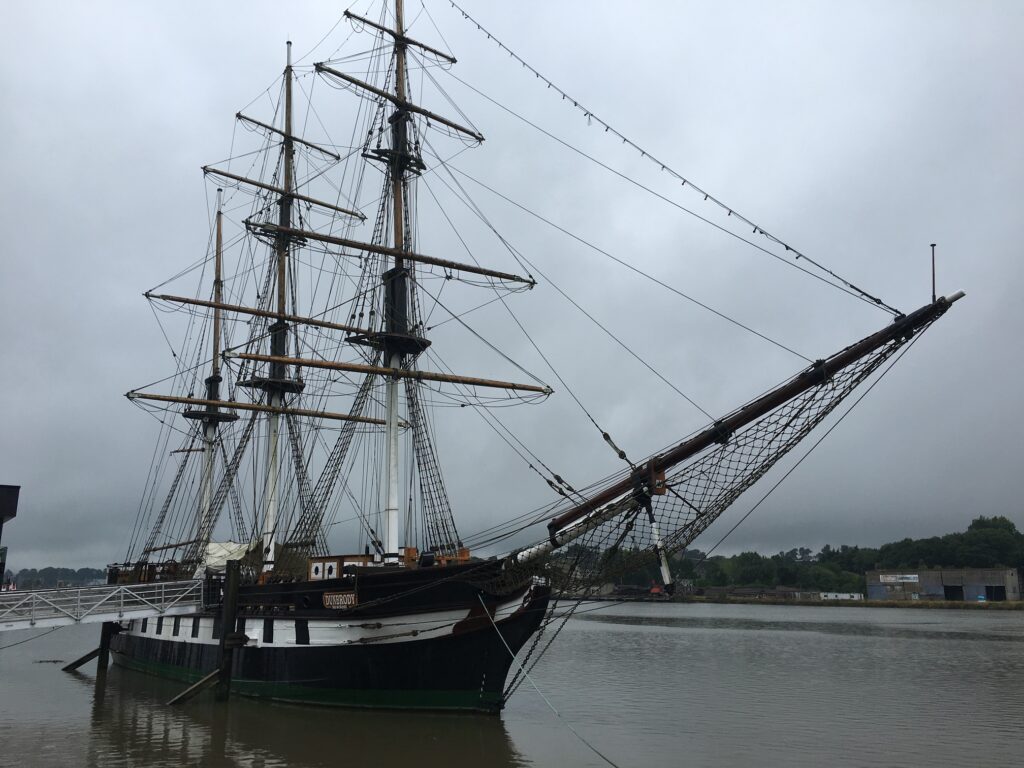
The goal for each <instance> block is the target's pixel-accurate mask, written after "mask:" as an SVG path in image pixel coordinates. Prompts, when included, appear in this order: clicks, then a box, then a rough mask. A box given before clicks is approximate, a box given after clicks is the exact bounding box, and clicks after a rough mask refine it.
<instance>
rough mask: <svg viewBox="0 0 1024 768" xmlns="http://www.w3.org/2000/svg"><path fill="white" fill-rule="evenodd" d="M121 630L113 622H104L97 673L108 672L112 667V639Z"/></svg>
mask: <svg viewBox="0 0 1024 768" xmlns="http://www.w3.org/2000/svg"><path fill="white" fill-rule="evenodd" d="M120 630H121V627H120V625H118V624H116V623H115V622H112V621H104V622H103V626H102V628H101V629H100V647H99V653H98V654H97V656H96V669H97V671H99V670H103V671H106V669H107V667H108V666H109V665H110V638H112V637H113V636H114V635H115V634H117V633H118V632H119V631H120Z"/></svg>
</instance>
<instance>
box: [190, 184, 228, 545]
mask: <svg viewBox="0 0 1024 768" xmlns="http://www.w3.org/2000/svg"><path fill="white" fill-rule="evenodd" d="M222 198H223V190H220V189H218V190H217V218H216V224H215V229H216V231H215V237H214V258H213V302H212V303H213V304H214V309H213V331H212V333H211V336H212V345H213V356H212V358H211V363H210V375H209V377H207V379H206V401H207V402H206V408H205V409H204V410H187V411H185V412H184V414H183V415H184V417H185V418H186V419H196V420H198V421H201V422H202V423H203V474H202V480H201V485H200V496H199V519H200V526H199V530H208V529H209V528H210V527H211V517H212V515H213V508H212V500H213V472H214V460H215V453H214V448H215V446H216V442H217V427H218V425H219V424H220V423H221V422H230V421H236V420H237V419H238V415H237V414H234V413H227V412H225V411H222V410H220V405H219V402H220V384H221V381H223V379H222V378H221V375H220V335H221V331H220V326H221V309H220V305H221V304H222V303H223V301H224V280H223V261H224V211H223V209H222V208H223V200H222Z"/></svg>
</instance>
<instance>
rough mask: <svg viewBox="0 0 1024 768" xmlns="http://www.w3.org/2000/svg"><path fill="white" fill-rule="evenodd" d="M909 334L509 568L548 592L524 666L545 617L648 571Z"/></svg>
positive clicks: (535, 656) (550, 619)
mask: <svg viewBox="0 0 1024 768" xmlns="http://www.w3.org/2000/svg"><path fill="white" fill-rule="evenodd" d="M925 328H927V326H925ZM923 330H924V328H922V329H921V331H923ZM908 339H909V337H907V338H899V339H896V340H894V341H892V342H891V343H889V344H886V345H885V346H883V347H881V348H879V349H877V350H876V351H875V352H874V353H872V354H870V355H868V356H866V357H863V358H862V359H860V360H859V361H858V362H856V363H854V364H852V365H850V366H848V367H846V368H844V369H842V370H841V371H839V372H837V373H836V374H834V375H833V376H832V377H831V378H829V379H827V380H825V381H823V382H822V383H820V384H819V385H817V386H814V387H812V388H810V389H808V390H807V391H805V392H804V393H803V394H801V395H800V396H798V397H796V398H794V399H792V400H789V401H788V402H786V403H783V404H782V405H780V406H779V407H778V408H776V409H775V410H773V411H771V412H770V413H768V414H766V415H765V416H763V417H761V418H760V419H757V420H756V421H753V422H752V423H750V424H749V425H747V426H746V427H744V428H742V429H740V430H737V431H736V432H735V433H733V434H732V435H728V436H725V435H723V442H721V443H720V444H718V445H716V446H714V447H712V448H709V449H707V450H705V451H704V452H702V453H700V454H698V455H696V456H694V457H693V458H692V459H690V460H689V461H688V462H687V463H684V464H681V465H678V466H677V467H676V468H674V469H672V470H670V471H668V472H666V476H665V479H664V481H663V482H662V481H659V482H657V483H655V484H654V487H653V488H652V487H650V486H649V485H643V486H639V485H638V487H637V488H636V489H635V490H634V491H633V492H632V493H630V494H628V495H627V496H625V497H624V498H622V499H620V500H618V501H616V502H614V503H613V504H611V505H609V506H608V507H606V508H604V509H603V510H599V511H597V512H595V513H593V514H594V515H601V516H602V517H608V519H606V520H605V522H603V523H601V524H600V525H598V526H596V527H594V528H592V529H591V530H589V531H588V532H586V533H584V534H582V535H581V536H579V537H578V538H577V539H576V540H575V541H573V542H572V543H570V544H568V546H565V547H562V548H560V549H555V550H554V551H553V552H552V553H550V554H549V555H548V556H547V557H545V558H538V559H535V560H530V561H527V562H523V563H519V564H516V565H513V566H510V567H509V568H507V569H506V572H505V573H504V574H503V575H502V577H501V578H503V579H510V580H519V579H523V578H525V577H527V575H528V574H532V575H533V576H543V577H544V578H546V580H547V581H548V583H549V584H550V585H551V589H552V595H553V598H554V599H553V600H552V602H551V604H550V605H549V607H548V610H547V613H546V616H545V620H544V623H543V625H542V630H541V632H539V633H538V634H537V636H536V637H535V639H534V643H533V646H532V647H531V648H530V649H529V651H528V652H527V654H526V657H525V660H524V665H523V669H525V670H527V671H528V670H529V669H530V668H532V667H533V665H534V664H536V663H537V661H538V660H539V659H540V657H541V656H542V655H543V653H544V651H546V649H547V647H548V646H549V645H550V643H551V641H552V640H554V636H555V635H557V633H558V631H559V629H558V628H556V629H555V630H554V631H553V632H551V633H547V632H545V630H546V629H547V628H548V626H549V625H550V624H552V623H556V624H559V623H561V622H564V621H565V620H567V618H568V616H569V615H571V613H572V611H573V610H575V606H576V605H578V603H579V601H580V600H582V599H583V598H584V597H585V596H586V595H588V594H593V593H594V591H595V590H596V589H597V588H599V587H600V586H601V585H603V584H607V583H614V582H616V581H617V580H618V579H620V578H621V577H623V576H624V575H626V574H627V573H635V572H636V571H638V570H640V569H644V568H646V569H649V571H650V573H651V575H652V577H654V576H655V575H656V574H657V568H658V565H659V561H660V553H661V552H664V554H665V556H666V558H667V557H670V556H671V555H673V554H675V553H678V552H680V551H683V550H685V549H686V548H687V547H688V546H689V545H690V544H691V543H692V542H693V541H694V540H695V539H696V538H697V537H698V536H699V535H700V534H701V533H703V532H704V531H705V530H706V529H707V528H708V526H710V525H711V524H712V523H713V522H714V521H715V520H716V519H718V517H719V516H721V514H722V513H723V512H724V511H725V510H726V509H728V508H729V507H730V506H731V505H732V504H733V503H734V502H735V501H736V500H737V499H738V498H739V497H740V496H741V495H742V494H743V492H744V491H746V490H747V489H748V488H750V487H751V486H752V485H754V484H755V483H756V482H757V481H758V480H759V479H761V478H762V477H764V475H765V474H766V473H767V472H768V471H769V470H770V469H771V468H772V467H773V466H775V464H776V463H777V462H778V461H779V460H780V459H782V457H784V456H785V455H786V454H787V453H789V452H790V451H791V450H792V449H793V448H794V447H796V445H797V444H798V443H799V442H800V441H801V440H803V439H804V438H805V437H806V436H807V435H808V434H809V433H810V432H811V431H812V430H813V429H814V428H815V427H816V426H817V425H818V424H820V423H821V422H822V421H823V420H824V419H825V418H826V417H827V416H828V415H829V414H830V413H832V412H833V411H834V410H835V409H836V408H837V407H839V405H840V404H841V403H842V402H843V401H844V400H845V399H846V398H847V397H848V396H849V395H850V394H851V393H852V392H853V391H854V390H855V389H857V387H859V386H860V385H861V384H862V383H864V382H865V380H867V379H868V378H869V377H870V376H871V375H872V374H873V373H875V372H876V371H877V370H878V369H879V367H880V366H882V365H884V364H885V362H886V361H887V360H889V359H890V358H891V357H892V356H893V355H895V354H896V353H897V352H898V351H899V350H900V349H901V348H902V347H903V346H904V345H905V344H906V343H907V341H908ZM652 491H653V492H652ZM508 562H509V563H513V562H515V561H514V559H510V560H509V561H508ZM566 601H568V604H569V606H570V607H569V608H568V610H567V609H566ZM545 636H547V640H546V642H545V641H544V637H545ZM521 682H522V677H521V676H520V675H516V676H514V677H513V679H512V680H511V681H510V683H509V685H508V687H507V689H506V697H507V696H510V695H511V694H512V693H513V692H514V691H515V689H516V687H518V685H519V683H521Z"/></svg>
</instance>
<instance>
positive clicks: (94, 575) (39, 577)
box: [7, 568, 107, 589]
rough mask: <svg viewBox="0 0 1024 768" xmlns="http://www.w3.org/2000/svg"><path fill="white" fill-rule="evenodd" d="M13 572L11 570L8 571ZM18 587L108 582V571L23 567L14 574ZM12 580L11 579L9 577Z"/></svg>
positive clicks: (83, 584) (37, 587)
mask: <svg viewBox="0 0 1024 768" xmlns="http://www.w3.org/2000/svg"><path fill="white" fill-rule="evenodd" d="M7 574H8V575H13V574H11V572H10V571H8V572H7ZM13 576H14V578H13V581H14V583H15V584H17V585H18V589H47V588H50V587H56V586H65V587H82V586H86V585H88V584H92V583H95V582H97V581H98V582H99V583H101V584H104V583H106V580H107V572H106V571H104V570H102V569H100V568H79V569H78V570H75V569H74V568H40V569H39V570H36V569H35V568H23V569H22V570H20V571H18V573H17V575H13ZM8 580H10V579H8Z"/></svg>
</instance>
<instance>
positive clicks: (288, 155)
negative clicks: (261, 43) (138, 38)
mask: <svg viewBox="0 0 1024 768" xmlns="http://www.w3.org/2000/svg"><path fill="white" fill-rule="evenodd" d="M294 151H295V145H294V142H293V139H292V43H291V41H290V40H289V41H288V58H287V64H286V65H285V68H284V145H283V149H282V153H283V159H284V184H283V187H282V192H283V194H282V195H281V199H280V201H279V203H278V205H279V208H280V215H279V218H278V221H279V222H280V225H281V227H283V228H291V223H292V193H293V192H294V189H295V182H294V173H293V168H292V163H293V160H294V158H293V154H294ZM290 242H291V239H290V236H289V235H287V234H285V233H284V232H279V233H278V235H277V238H276V241H275V249H274V250H275V262H276V265H277V314H278V316H279V317H283V316H284V315H285V314H287V302H288V290H287V288H288V249H289V245H290ZM287 347H288V323H287V322H285V321H284V320H280V319H279V320H278V321H277V322H275V323H274V324H273V325H271V326H270V353H271V354H272V355H275V356H277V355H285V354H287ZM296 378H298V372H296ZM264 388H265V389H266V391H267V393H268V394H269V396H270V407H271V408H273V409H275V410H273V411H271V412H270V416H269V418H268V429H267V432H268V435H267V438H268V439H267V488H266V506H265V507H264V512H263V564H264V565H263V569H264V571H270V570H273V568H274V554H275V553H274V549H275V543H276V538H277V530H276V529H277V518H278V505H279V503H280V499H279V490H278V483H279V478H280V471H281V467H280V457H279V455H278V454H279V450H278V448H279V444H280V435H281V414H280V412H279V410H277V409H281V408H283V406H284V393H285V390H286V389H290V390H291V389H294V386H293V382H292V381H291V380H290V379H289V378H288V372H287V369H286V368H285V366H283V365H281V364H280V363H271V364H270V376H269V377H268V379H267V380H266V381H265V382H264Z"/></svg>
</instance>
